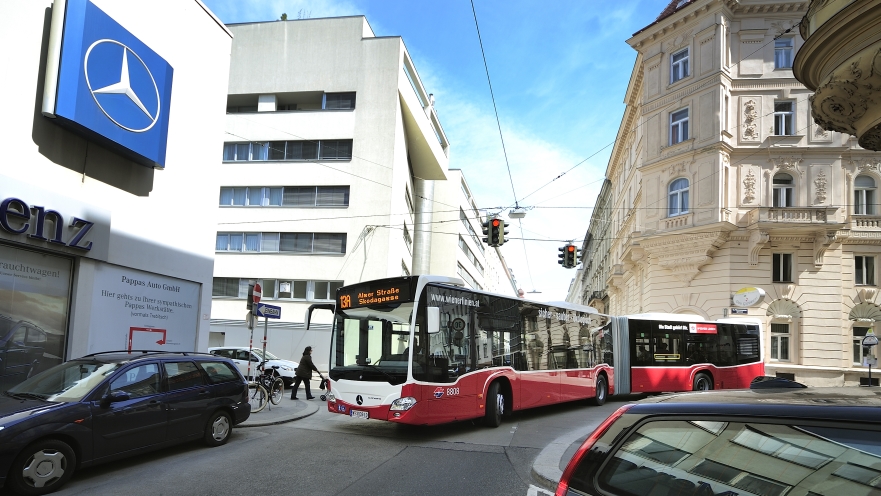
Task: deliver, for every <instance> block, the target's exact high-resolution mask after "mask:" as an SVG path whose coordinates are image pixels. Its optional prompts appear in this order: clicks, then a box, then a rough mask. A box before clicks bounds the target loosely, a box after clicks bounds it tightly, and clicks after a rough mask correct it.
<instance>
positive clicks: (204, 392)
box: [199, 390, 209, 395]
mask: <svg viewBox="0 0 881 496" xmlns="http://www.w3.org/2000/svg"><path fill="white" fill-rule="evenodd" d="M208 392H209V391H208V390H205V391H199V394H200V395H201V394H208Z"/></svg>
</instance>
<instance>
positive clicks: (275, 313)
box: [257, 303, 281, 319]
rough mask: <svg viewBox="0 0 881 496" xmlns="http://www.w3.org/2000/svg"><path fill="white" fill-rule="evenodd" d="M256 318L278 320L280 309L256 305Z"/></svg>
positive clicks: (261, 304)
mask: <svg viewBox="0 0 881 496" xmlns="http://www.w3.org/2000/svg"><path fill="white" fill-rule="evenodd" d="M257 316H258V317H266V318H267V319H280V318H281V307H277V306H274V305H267V304H266V303H258V304H257Z"/></svg>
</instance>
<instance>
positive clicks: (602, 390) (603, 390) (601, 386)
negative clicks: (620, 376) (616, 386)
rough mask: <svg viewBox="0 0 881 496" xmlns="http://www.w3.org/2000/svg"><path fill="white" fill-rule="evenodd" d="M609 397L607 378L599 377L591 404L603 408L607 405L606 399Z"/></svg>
mask: <svg viewBox="0 0 881 496" xmlns="http://www.w3.org/2000/svg"><path fill="white" fill-rule="evenodd" d="M607 396H609V385H608V384H606V377H605V376H602V375H601V376H599V377H597V388H596V392H595V393H594V396H593V399H591V403H593V404H594V405H596V406H603V405H604V404H605V403H606V397H607Z"/></svg>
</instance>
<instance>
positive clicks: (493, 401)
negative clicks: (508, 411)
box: [483, 382, 505, 427]
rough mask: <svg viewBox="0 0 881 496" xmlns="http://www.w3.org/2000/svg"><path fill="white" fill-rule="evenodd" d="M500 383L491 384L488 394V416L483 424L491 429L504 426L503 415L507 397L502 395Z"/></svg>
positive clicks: (486, 415)
mask: <svg viewBox="0 0 881 496" xmlns="http://www.w3.org/2000/svg"><path fill="white" fill-rule="evenodd" d="M500 390H501V386H500V385H499V383H498V382H494V383H492V384H490V386H489V391H488V392H487V393H486V414H485V416H484V418H483V423H484V424H486V425H487V426H489V427H498V426H500V425H502V415H504V414H505V395H504V394H502V392H501V391H500Z"/></svg>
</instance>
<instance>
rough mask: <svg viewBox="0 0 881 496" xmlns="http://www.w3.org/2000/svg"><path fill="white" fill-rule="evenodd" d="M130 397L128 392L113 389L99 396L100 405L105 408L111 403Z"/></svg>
mask: <svg viewBox="0 0 881 496" xmlns="http://www.w3.org/2000/svg"><path fill="white" fill-rule="evenodd" d="M130 399H131V396H129V394H128V393H126V392H125V391H120V390H118V389H117V390H115V391H110V392H109V393H107V394H106V395H104V397H103V398H101V406H102V407H103V408H107V407H109V406H110V404H111V403H118V402H120V401H128V400H130Z"/></svg>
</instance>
